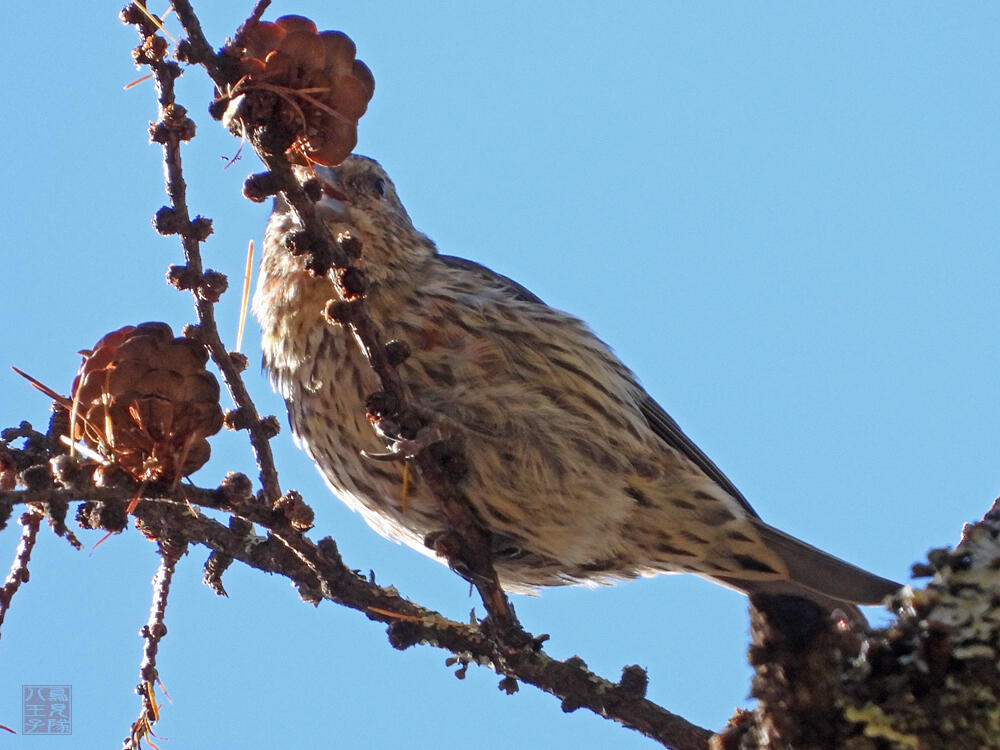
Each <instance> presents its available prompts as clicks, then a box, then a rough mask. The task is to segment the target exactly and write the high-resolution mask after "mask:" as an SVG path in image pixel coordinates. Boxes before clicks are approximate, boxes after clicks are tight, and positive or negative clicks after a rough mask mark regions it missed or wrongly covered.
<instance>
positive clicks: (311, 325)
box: [254, 156, 898, 607]
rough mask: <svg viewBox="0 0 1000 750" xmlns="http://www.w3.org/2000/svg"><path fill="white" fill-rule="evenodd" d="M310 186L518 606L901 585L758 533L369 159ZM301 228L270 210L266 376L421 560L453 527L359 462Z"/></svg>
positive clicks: (691, 457) (344, 479) (364, 382)
mask: <svg viewBox="0 0 1000 750" xmlns="http://www.w3.org/2000/svg"><path fill="white" fill-rule="evenodd" d="M317 173H318V176H319V177H320V178H321V179H322V180H323V181H324V182H326V183H327V184H328V185H329V186H330V187H331V189H330V190H329V191H328V193H329V195H328V196H327V197H324V199H323V200H322V201H320V203H319V208H320V211H321V215H322V216H323V217H324V219H325V220H326V221H327V222H328V223H329V224H330V226H331V228H333V227H334V226H337V225H338V222H345V223H347V224H349V225H351V226H352V227H353V229H354V232H355V233H356V234H357V235H358V236H359V237H360V238H361V240H362V243H363V250H362V258H361V260H360V261H359V265H360V266H361V267H363V268H364V269H365V272H366V274H367V276H368V279H369V282H370V290H369V293H368V301H367V305H368V310H369V311H370V313H371V315H372V316H373V318H374V319H375V321H376V322H377V323H378V324H379V325H380V326H381V327H382V330H383V331H384V333H385V335H386V337H387V338H396V339H402V340H403V341H406V342H407V343H408V344H409V345H410V347H411V349H412V355H411V356H410V358H409V359H407V360H406V362H404V363H403V365H402V366H401V370H400V373H401V377H402V378H403V380H404V381H405V382H406V383H407V385H408V386H409V387H410V389H411V391H412V393H413V396H414V399H415V400H416V401H417V402H418V403H419V405H420V406H421V407H422V408H423V409H425V410H429V411H430V412H432V413H433V414H434V415H435V417H436V419H437V420H438V421H439V422H440V423H442V424H443V425H445V426H446V427H447V429H449V430H450V431H451V432H452V433H453V434H455V435H457V436H459V437H460V438H461V439H462V441H463V445H464V451H465V455H466V458H467V461H468V463H469V474H468V476H467V478H466V479H465V480H464V482H463V487H462V488H463V490H464V491H465V493H466V495H467V497H468V498H469V500H470V502H471V504H472V506H473V508H474V510H475V512H476V513H477V514H478V516H479V518H480V520H481V521H482V522H483V523H484V524H485V525H486V526H487V527H488V528H489V529H490V530H491V531H492V532H493V533H494V535H495V537H496V539H497V542H496V549H495V565H496V568H497V571H498V573H499V574H500V577H501V580H502V582H503V584H504V586H505V587H506V588H507V589H508V590H510V591H515V592H517V591H530V590H532V589H534V588H536V587H539V586H548V585H558V584H566V583H576V582H591V581H596V582H609V581H613V580H615V579H622V578H630V577H634V576H638V575H651V574H655V573H661V572H688V573H695V574H698V575H702V576H705V577H708V578H711V579H714V580H716V581H718V582H720V583H722V584H724V585H727V586H731V587H734V588H737V589H740V590H743V591H746V592H751V593H752V592H764V593H789V594H797V595H802V596H806V597H809V598H811V599H814V600H816V601H818V602H820V603H822V604H823V605H824V606H827V607H833V606H835V605H838V604H842V603H845V602H859V603H875V602H878V601H879V600H880V599H882V598H883V597H884V596H885V595H887V594H888V593H890V592H892V591H893V590H895V589H896V588H897V587H898V584H894V583H893V582H891V581H888V580H886V579H883V578H879V577H878V576H875V575H872V574H870V573H867V572H865V571H863V570H861V569H859V568H856V567H854V566H852V565H849V564H847V563H845V562H843V561H841V560H838V559H836V558H834V557H832V556H830V555H827V554H826V553H824V552H821V551H819V550H817V549H815V548H813V547H810V546H809V545H806V544H805V543H803V542H800V541H798V540H797V539H794V538H793V537H791V536H788V535H786V534H784V533H783V532H781V531H778V530H777V529H774V528H772V527H771V526H768V525H767V524H765V523H764V522H763V521H761V520H760V519H759V518H758V517H757V514H756V513H755V512H754V511H753V509H752V508H751V507H750V505H749V504H748V503H747V501H746V500H745V499H744V497H743V496H742V495H741V494H740V492H739V491H738V490H737V489H736V487H734V486H733V484H732V483H731V482H730V481H729V480H728V479H727V478H726V477H725V475H724V474H723V473H722V472H721V471H720V470H719V469H718V468H717V467H716V466H715V464H713V463H712V462H711V461H710V460H709V459H708V458H707V457H706V456H705V454H704V453H702V452H701V451H700V450H699V449H698V448H697V447H696V446H695V445H694V444H693V443H692V442H691V441H690V440H689V439H688V438H687V436H686V435H685V434H684V433H683V432H682V431H681V429H680V427H678V426H677V424H676V423H675V422H674V421H673V419H671V418H670V416H669V415H667V413H666V412H665V411H664V410H663V409H662V408H660V406H659V405H658V404H657V403H656V402H655V401H654V400H653V399H652V398H651V397H650V396H649V394H647V393H646V392H645V391H644V390H643V388H642V387H641V386H640V385H639V383H638V381H637V379H636V378H635V376H634V375H633V374H632V373H631V372H630V371H629V370H628V368H626V367H625V365H623V364H622V363H621V362H620V361H619V360H618V358H617V357H616V356H615V355H614V354H613V353H612V352H611V350H610V349H609V348H608V347H607V346H606V345H605V344H604V343H603V342H601V341H600V340H599V339H598V338H597V337H596V336H594V334H593V333H591V331H590V330H589V329H588V328H587V326H586V325H585V324H584V323H582V322H581V321H579V320H578V319H576V318H574V317H572V316H570V315H568V314H566V313H564V312H561V311H559V310H555V309H553V308H551V307H548V306H547V305H545V304H544V303H543V302H542V301H541V300H539V299H538V298H537V297H535V296H534V295H533V294H531V293H530V292H529V291H527V290H526V289H524V288H523V287H521V286H519V285H518V284H516V283H514V282H513V281H511V280H510V279H507V278H506V277H504V276H500V275H499V274H496V273H494V272H493V271H490V270H489V269H487V268H485V267H483V266H480V265H478V264H476V263H473V262H471V261H468V260H462V259H459V258H453V257H449V256H444V255H440V254H438V252H437V250H436V248H435V246H434V243H433V242H431V240H430V239H428V238H427V237H426V236H425V235H423V234H421V233H420V232H418V231H417V230H416V229H414V227H413V225H412V223H411V221H410V219H409V216H408V215H407V213H406V210H405V209H404V208H403V206H402V204H401V203H400V201H399V198H398V197H397V195H396V191H395V188H394V187H393V185H392V182H391V181H390V180H389V178H388V177H387V176H386V174H385V172H384V171H383V170H382V168H381V167H380V166H379V165H378V164H377V163H376V162H374V161H372V160H370V159H366V158H364V157H358V156H352V157H350V158H349V159H348V160H347V161H345V162H344V164H343V165H341V166H340V167H338V168H335V169H325V168H318V169H317ZM331 195H332V196H338V197H343V198H345V199H346V200H344V201H341V200H337V199H335V198H333V197H330V196H331ZM295 228H296V225H295V222H294V221H293V219H292V218H291V216H290V214H289V213H288V210H287V207H286V206H285V205H284V203H283V202H282V200H281V199H279V200H278V201H277V204H276V207H275V211H274V214H273V215H272V217H271V221H270V223H269V225H268V228H267V235H266V240H265V245H264V258H263V261H262V271H261V275H260V279H259V282H258V288H257V292H256V295H255V297H254V311H255V313H256V315H257V317H258V319H259V320H260V322H261V326H262V328H263V334H264V362H265V366H266V368H267V369H268V371H269V373H270V375H271V378H272V382H273V383H274V385H275V386H276V388H277V389H278V390H279V391H280V392H281V394H282V395H283V396H284V398H285V400H286V402H287V405H288V412H289V419H290V421H291V425H292V430H293V432H294V434H295V436H296V438H297V439H298V441H299V442H300V443H301V445H302V446H303V447H304V448H305V449H306V451H307V452H308V453H309V455H310V456H311V457H312V458H313V460H315V462H316V463H317V465H318V466H319V469H320V471H321V472H322V474H323V476H324V477H325V478H326V480H327V482H328V484H329V485H330V487H331V488H332V489H333V491H334V492H335V493H336V494H337V495H338V496H339V497H340V498H341V499H342V500H343V501H344V502H345V503H347V504H348V505H349V506H350V507H352V508H354V509H355V510H358V511H359V512H361V513H362V514H363V516H364V518H365V520H366V521H367V522H368V523H369V524H370V525H371V526H372V527H373V528H374V529H375V530H376V531H378V532H379V533H380V534H383V535H385V536H388V537H391V538H394V539H398V540H400V541H402V542H404V543H406V544H408V545H410V546H411V547H413V548H414V549H417V550H419V551H421V552H423V553H425V554H428V553H429V551H428V550H427V548H426V547H425V546H424V537H425V536H426V535H427V534H428V533H430V532H435V531H440V530H442V529H443V528H444V527H445V524H444V522H443V520H442V518H441V515H440V512H439V510H438V507H437V501H436V500H435V499H434V497H433V496H432V495H431V494H430V493H429V492H428V491H427V489H426V488H425V487H423V486H422V485H421V484H420V482H419V480H416V481H415V483H411V485H410V487H409V492H408V496H407V497H406V498H405V500H404V498H403V481H402V467H401V466H400V465H398V464H395V463H385V462H376V461H372V460H370V459H366V458H364V457H362V455H361V451H362V450H367V451H369V452H375V453H377V452H381V451H383V450H384V445H382V444H381V441H380V440H379V438H377V437H376V435H375V434H374V432H373V430H372V428H371V426H370V425H369V424H368V422H367V420H366V418H365V408H364V403H365V398H366V397H367V396H368V395H369V394H370V393H372V392H373V391H375V390H377V388H376V384H375V380H374V377H373V375H372V373H371V372H370V370H369V369H368V366H367V364H366V363H365V361H364V359H363V357H362V356H361V354H360V353H359V352H358V350H357V347H356V344H355V343H354V341H353V340H351V339H350V337H349V335H348V333H347V332H346V331H345V330H343V329H340V328H337V327H334V326H331V325H329V324H327V323H326V322H325V321H324V320H323V317H322V310H323V307H324V304H325V302H326V301H327V300H328V299H331V298H333V297H334V296H335V292H334V289H333V286H332V284H331V283H330V282H329V281H328V280H326V279H316V278H312V277H310V276H309V275H308V274H307V273H306V271H305V268H304V262H303V260H302V259H301V257H294V256H292V255H291V254H290V253H289V252H288V251H287V250H286V249H285V247H284V246H283V245H282V237H283V236H284V235H285V234H286V233H288V232H289V231H292V230H294V229H295Z"/></svg>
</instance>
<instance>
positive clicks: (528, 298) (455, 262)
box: [437, 255, 545, 305]
mask: <svg viewBox="0 0 1000 750" xmlns="http://www.w3.org/2000/svg"><path fill="white" fill-rule="evenodd" d="M437 259H438V260H440V261H441V262H442V263H444V264H445V265H446V266H450V267H451V268H461V269H462V270H464V271H471V272H472V273H477V274H479V275H480V276H482V277H483V278H484V279H487V280H489V281H492V282H493V283H495V284H497V286H501V287H504V288H506V289H509V290H510V292H511V293H512V294H513V295H514V299H519V300H521V301H522V302H536V303H538V304H539V305H544V304H545V303H544V302H542V300H541V299H539V297H538V295H536V294H532V293H531V292H530V291H528V290H527V289H525V288H524V287H523V286H521V285H520V284H518V283H517V282H516V281H514V279H510V278H508V277H506V276H504V275H503V274H500V273H497V272H496V271H494V270H492V269H489V268H487V267H486V266H484V265H482V264H480V263H476V262H475V261H474V260H466V259H465V258H458V257H456V256H454V255H438V256H437Z"/></svg>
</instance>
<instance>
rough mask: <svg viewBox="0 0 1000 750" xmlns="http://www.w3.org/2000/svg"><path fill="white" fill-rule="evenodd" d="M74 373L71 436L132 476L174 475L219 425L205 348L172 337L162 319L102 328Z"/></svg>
mask: <svg viewBox="0 0 1000 750" xmlns="http://www.w3.org/2000/svg"><path fill="white" fill-rule="evenodd" d="M80 353H81V354H82V355H83V362H82V363H81V365H80V370H79V373H78V374H77V376H76V379H75V380H74V381H73V393H72V400H73V409H72V414H71V418H70V431H71V433H72V435H71V437H72V438H73V439H74V440H82V441H83V442H84V443H85V444H86V445H87V446H88V447H90V448H92V449H93V450H95V451H96V452H98V453H99V454H101V455H102V456H104V457H105V458H107V459H108V460H109V461H110V462H112V463H114V464H115V465H116V466H118V467H120V468H121V469H123V470H124V471H126V472H127V473H129V474H130V475H131V476H132V477H134V478H135V479H137V480H139V481H157V480H161V479H165V480H169V481H176V480H178V479H180V478H181V477H183V476H187V475H188V474H191V473H193V472H195V471H197V470H198V469H200V468H201V467H202V466H204V465H205V463H206V462H207V461H208V458H209V455H210V454H211V448H210V447H209V445H208V440H207V439H206V438H207V437H208V436H210V435H214V434H215V433H217V432H218V431H219V430H220V429H221V427H222V409H221V408H220V406H219V384H218V381H216V379H215V376H213V375H212V374H211V373H209V372H208V371H207V370H206V369H205V363H206V362H207V361H208V353H207V352H206V351H205V348H204V347H203V346H202V345H201V344H199V343H197V342H195V341H192V340H190V339H184V338H174V334H173V331H172V330H171V329H170V326H169V325H167V324H166V323H142V324H140V325H138V326H125V327H124V328H121V329H119V330H117V331H112V332H111V333H109V334H107V335H106V336H104V337H103V338H102V339H101V340H100V341H98V342H97V344H96V345H95V346H94V348H93V349H91V350H85V351H82V352H80Z"/></svg>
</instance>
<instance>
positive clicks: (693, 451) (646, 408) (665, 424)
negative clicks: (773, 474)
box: [437, 255, 758, 518]
mask: <svg viewBox="0 0 1000 750" xmlns="http://www.w3.org/2000/svg"><path fill="white" fill-rule="evenodd" d="M437 257H438V259H439V260H440V261H441V262H442V263H444V264H445V265H446V266H450V267H452V268H461V269H463V270H466V271H471V272H473V273H477V274H479V275H481V276H482V277H483V278H484V279H487V280H489V281H490V282H491V283H494V284H496V285H498V286H500V287H503V288H505V289H507V290H509V291H510V293H511V294H512V295H513V296H514V298H515V299H518V300H521V301H522V302H533V303H536V304H539V305H544V304H545V303H544V302H542V300H541V299H539V298H538V296H537V295H535V294H533V293H532V292H530V291H528V290H527V289H525V288H524V287H523V286H521V285H520V284H518V283H517V282H516V281H514V280H513V279H510V278H507V277H506V276H504V275H503V274H499V273H497V272H496V271H493V270H491V269H489V268H487V267H486V266H484V265H481V264H479V263H476V262H475V261H472V260H466V259H465V258H458V257H455V256H453V255H438V256H437ZM636 385H637V387H638V388H639V391H640V394H641V396H640V403H639V408H640V410H641V412H642V415H643V417H645V419H646V422H647V423H648V424H649V426H650V427H651V428H652V430H653V432H654V433H656V434H657V435H658V436H659V437H660V438H661V439H662V440H663V441H664V442H665V443H666V444H667V445H669V446H670V447H671V448H673V449H674V450H676V451H679V452H680V453H681V454H682V455H684V456H687V458H688V459H689V460H691V461H692V462H693V463H694V465H695V466H697V467H698V468H699V469H701V470H702V471H703V472H704V473H705V474H706V476H708V477H709V478H710V479H711V480H712V481H713V482H715V483H716V484H718V485H719V486H720V487H722V489H724V490H725V491H726V492H728V493H729V494H730V495H732V496H733V497H734V498H736V500H738V501H739V502H740V504H741V505H742V506H743V507H744V508H745V509H746V511H747V512H748V513H749V514H750V515H751V516H753V517H755V518H757V517H758V516H757V512H756V511H755V510H754V509H753V508H752V507H750V503H748V502H747V499H746V498H745V497H743V493H741V492H740V491H739V490H738V489H736V485H734V484H733V483H732V482H731V481H730V480H729V477H727V476H726V475H725V474H723V473H722V470H721V469H720V468H719V467H718V466H716V465H715V464H714V463H713V462H712V459H710V458H709V457H708V456H706V455H705V454H704V453H703V452H702V450H701V448H699V447H698V446H697V445H695V444H694V442H693V441H692V440H691V438H689V437H688V436H687V435H685V434H684V431H683V430H681V428H680V425H678V424H677V422H675V421H674V420H673V417H671V416H670V415H669V414H667V412H665V411H664V410H663V407H662V406H660V405H659V404H658V403H656V401H655V400H654V399H653V397H652V396H650V395H649V394H648V393H646V391H644V390H642V387H641V386H639V385H638V384H636Z"/></svg>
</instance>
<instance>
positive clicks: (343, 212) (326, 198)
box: [315, 167, 351, 221]
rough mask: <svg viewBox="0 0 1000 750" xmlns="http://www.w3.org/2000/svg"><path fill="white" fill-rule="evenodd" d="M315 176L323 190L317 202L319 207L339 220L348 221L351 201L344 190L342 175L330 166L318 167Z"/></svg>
mask: <svg viewBox="0 0 1000 750" xmlns="http://www.w3.org/2000/svg"><path fill="white" fill-rule="evenodd" d="M315 177H316V179H318V180H319V184H320V187H321V188H322V190H323V197H322V198H321V199H320V201H319V203H317V204H316V205H317V207H318V208H319V209H320V210H321V211H322V212H323V213H324V214H326V215H327V216H331V215H332V218H334V219H335V220H337V221H346V220H347V219H348V212H349V210H350V205H351V201H350V200H349V199H348V197H347V194H346V193H345V192H344V189H343V186H342V184H341V182H340V175H339V174H337V171H336V170H334V169H330V168H329V167H316V173H315Z"/></svg>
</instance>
